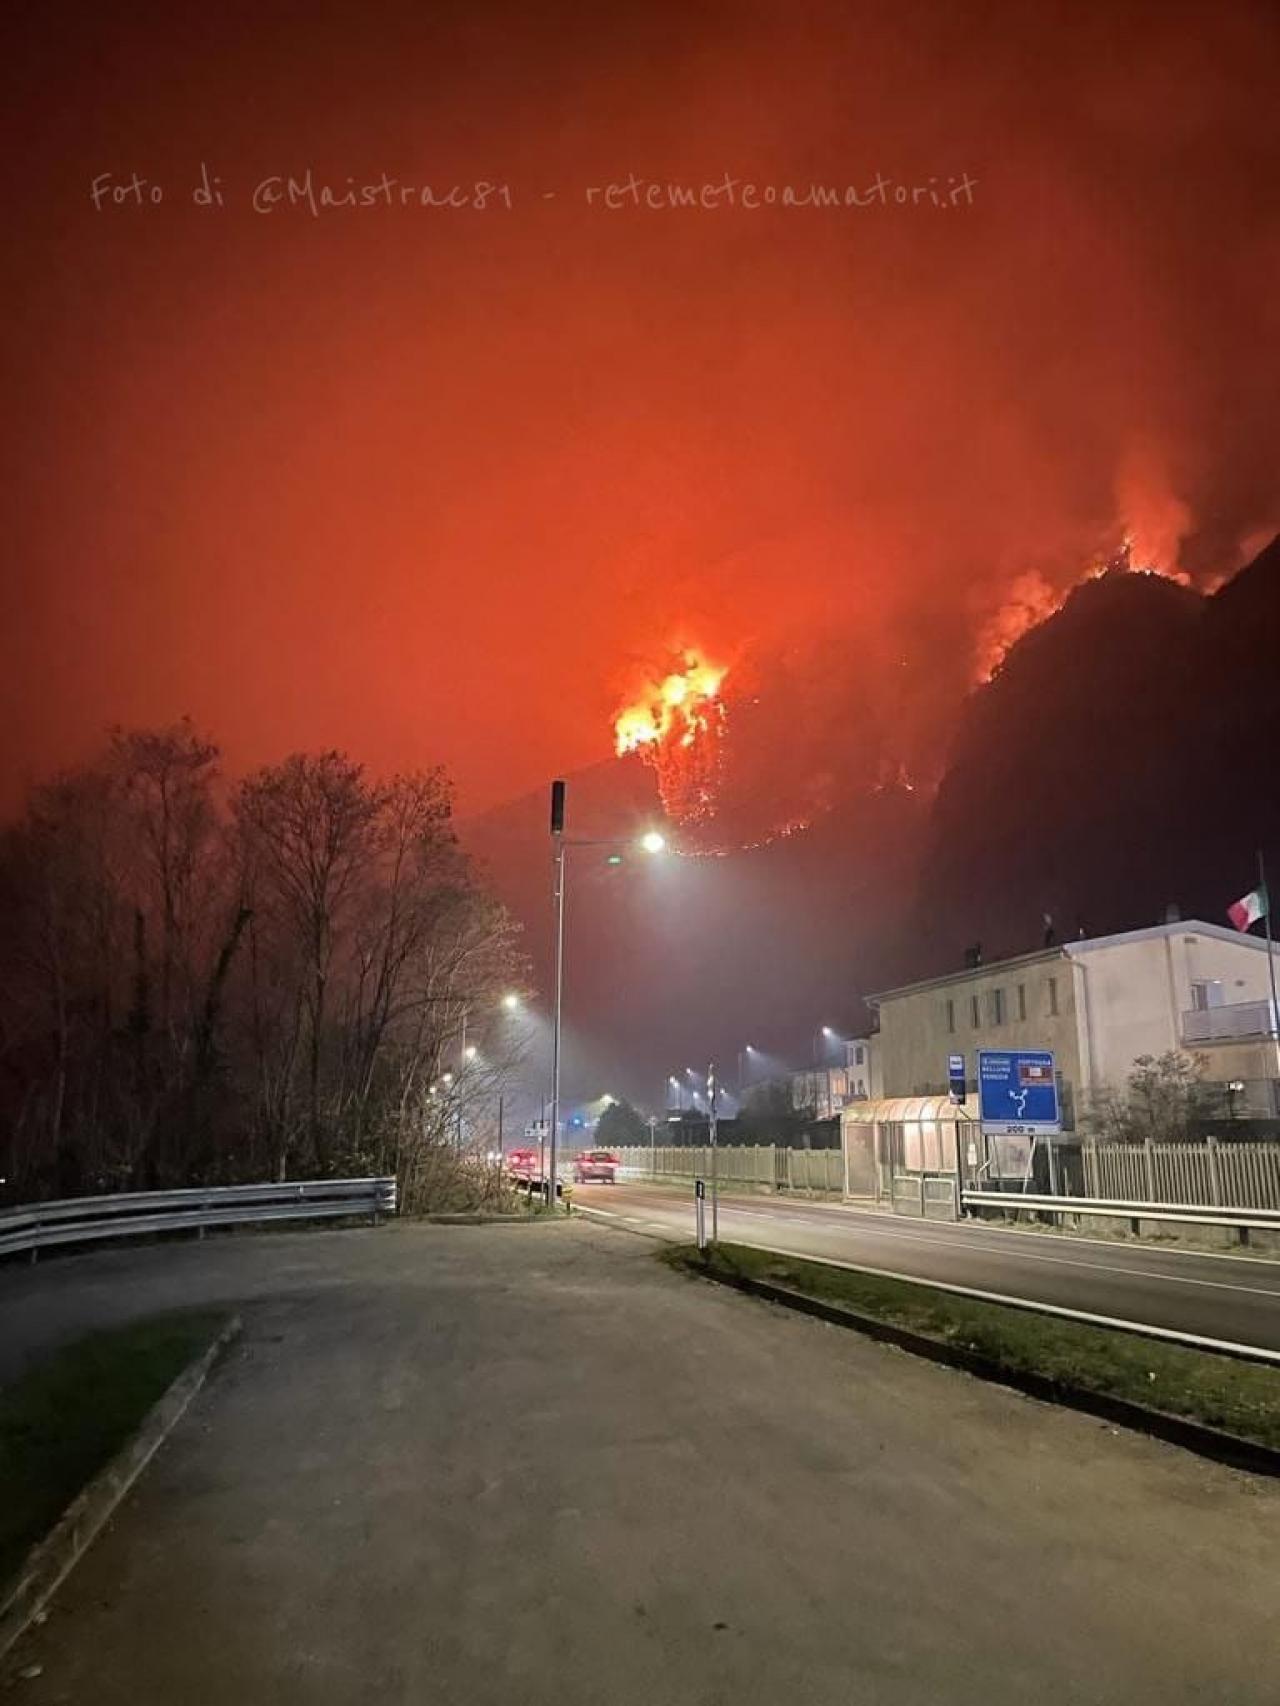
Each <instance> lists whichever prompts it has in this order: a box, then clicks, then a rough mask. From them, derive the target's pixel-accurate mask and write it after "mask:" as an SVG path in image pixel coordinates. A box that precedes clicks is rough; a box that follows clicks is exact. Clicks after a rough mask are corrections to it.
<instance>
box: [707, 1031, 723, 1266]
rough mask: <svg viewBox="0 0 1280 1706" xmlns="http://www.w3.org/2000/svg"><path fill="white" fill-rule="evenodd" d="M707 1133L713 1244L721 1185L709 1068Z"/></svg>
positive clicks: (713, 1088) (717, 1235)
mask: <svg viewBox="0 0 1280 1706" xmlns="http://www.w3.org/2000/svg"><path fill="white" fill-rule="evenodd" d="M707 1110H708V1111H707V1132H708V1135H709V1137H710V1139H711V1242H712V1243H713V1244H715V1243H717V1242H718V1241H719V1238H720V1184H719V1170H718V1168H717V1167H716V1067H715V1062H714V1061H712V1063H711V1065H710V1066H709V1067H708V1068H707Z"/></svg>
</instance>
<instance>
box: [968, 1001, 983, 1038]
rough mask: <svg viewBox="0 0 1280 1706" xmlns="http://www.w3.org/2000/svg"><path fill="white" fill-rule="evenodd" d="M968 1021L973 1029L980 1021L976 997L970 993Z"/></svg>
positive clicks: (975, 1028) (980, 1016)
mask: <svg viewBox="0 0 1280 1706" xmlns="http://www.w3.org/2000/svg"><path fill="white" fill-rule="evenodd" d="M969 1022H970V1023H971V1024H972V1026H973V1028H974V1030H975V1031H976V1030H977V1029H978V1027H979V1025H981V1023H982V1015H981V1013H980V1012H979V1011H978V997H977V996H976V995H971V996H970V997H969Z"/></svg>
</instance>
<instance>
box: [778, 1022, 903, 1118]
mask: <svg viewBox="0 0 1280 1706" xmlns="http://www.w3.org/2000/svg"><path fill="white" fill-rule="evenodd" d="M878 1041H879V1039H878V1038H876V1037H874V1036H867V1037H853V1038H851V1039H849V1040H847V1041H842V1042H841V1044H840V1051H841V1053H842V1054H843V1055H844V1060H843V1062H842V1064H841V1065H839V1066H813V1067H808V1068H806V1070H805V1071H803V1072H793V1073H792V1074H791V1105H792V1107H793V1108H796V1109H806V1110H807V1109H810V1108H812V1110H813V1112H814V1117H815V1118H816V1119H820V1120H829V1119H832V1118H833V1117H834V1116H835V1115H836V1114H838V1113H839V1112H840V1110H841V1109H842V1108H847V1107H848V1106H849V1104H850V1103H851V1102H865V1101H868V1100H871V1099H873V1098H875V1097H877V1096H879V1095H881V1094H882V1091H881V1086H880V1055H879V1050H878V1047H877V1044H878Z"/></svg>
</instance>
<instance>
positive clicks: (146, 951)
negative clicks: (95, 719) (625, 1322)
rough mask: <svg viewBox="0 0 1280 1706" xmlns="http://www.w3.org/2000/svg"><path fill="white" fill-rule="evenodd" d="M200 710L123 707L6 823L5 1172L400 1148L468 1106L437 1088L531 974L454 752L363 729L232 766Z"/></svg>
mask: <svg viewBox="0 0 1280 1706" xmlns="http://www.w3.org/2000/svg"><path fill="white" fill-rule="evenodd" d="M217 760H218V752H217V748H216V747H215V746H214V745H212V744H211V743H210V742H209V741H207V740H205V739H204V738H202V736H201V735H200V734H199V733H198V732H197V731H196V730H195V729H194V728H193V727H192V726H191V725H190V723H187V722H183V723H180V724H178V725H176V726H174V727H172V728H167V729H159V730H142V731H131V732H126V731H117V732H115V733H114V734H113V735H112V737H111V739H110V741H109V744H108V746H107V749H106V751H105V752H104V753H103V754H102V756H101V757H100V758H99V759H98V760H97V761H96V762H94V763H92V764H88V765H85V766H83V767H82V768H79V769H76V770H72V771H69V772H67V773H65V774H63V775H61V776H59V777H57V778H56V779H55V780H53V781H51V782H49V783H47V784H45V785H43V786H40V787H38V788H36V789H35V790H34V791H33V792H32V794H31V796H30V798H29V800H28V803H27V808H26V811H25V814H24V816H23V817H22V819H21V821H20V822H17V823H15V824H13V825H11V826H9V827H8V828H6V829H5V830H4V831H3V833H2V835H0V1174H2V1175H3V1176H4V1178H5V1184H4V1186H3V1187H0V1190H2V1194H3V1197H4V1198H7V1199H8V1200H9V1201H14V1200H19V1201H22V1200H32V1199H36V1198H41V1197H52V1196H67V1195H74V1194H76V1193H80V1192H95V1191H103V1190H126V1189H155V1188H168V1187H171V1186H176V1185H183V1184H204V1183H226V1182H234V1181H244V1180H259V1179H268V1178H290V1177H296V1178H300V1177H306V1176H309V1175H340V1174H346V1173H367V1172H396V1173H397V1174H398V1175H399V1177H400V1179H401V1183H402V1188H403V1189H404V1190H405V1192H406V1193H407V1195H408V1197H409V1198H410V1199H412V1198H413V1197H414V1196H415V1195H420V1194H421V1190H422V1187H423V1181H424V1179H425V1178H426V1177H427V1176H428V1175H430V1174H431V1173H432V1172H433V1169H435V1168H436V1167H437V1166H438V1162H439V1156H440V1154H441V1153H442V1152H447V1151H448V1149H449V1147H450V1144H451V1141H452V1138H453V1136H454V1135H455V1134H456V1132H457V1130H458V1129H460V1122H458V1121H457V1120H456V1110H455V1109H454V1107H453V1105H452V1103H451V1102H450V1100H449V1098H448V1097H447V1096H442V1095H441V1094H440V1092H439V1091H436V1092H433V1091H432V1084H433V1082H434V1081H435V1080H436V1078H437V1075H438V1074H439V1069H440V1066H441V1063H442V1059H443V1058H444V1054H443V1051H446V1050H447V1049H449V1048H450V1047H451V1046H456V1044H455V1043H451V1039H456V1038H457V1036H458V1033H459V1030H460V1027H461V1026H462V1024H463V1023H464V1022H465V1017H466V1015H467V1014H468V1013H475V1012H483V1011H492V1010H493V1009H494V1007H495V1006H496V1004H497V1001H498V998H499V996H500V993H501V991H502V990H504V989H506V988H508V987H510V984H511V983H512V981H513V980H515V981H517V982H518V981H521V979H522V972H523V967H522V964H521V961H520V958H519V955H518V953H517V949H516V941H515V938H516V926H515V925H514V924H513V923H512V921H511V920H510V918H509V917H508V915H507V914H506V913H505V912H504V911H503V909H502V908H501V907H500V906H499V905H498V903H497V902H496V901H495V900H494V899H493V898H492V897H491V896H490V895H488V894H487V893H486V892H485V891H484V889H483V888H482V887H481V886H480V884H479V882H478V881H477V879H476V876H475V874H474V872H473V871H472V869H471V868H470V866H469V864H468V861H467V859H466V857H465V855H464V854H463V853H462V851H461V850H460V848H459V847H458V844H457V841H456V839H455V837H454V832H453V827H452V804H451V793H450V787H449V784H448V781H447V779H446V778H445V776H444V774H443V772H441V771H439V770H430V771H426V772H423V773H419V774H414V775H407V776H396V777H394V778H392V779H391V780H389V781H385V782H384V781H378V780H374V779H372V778H370V777H368V776H367V775H366V774H365V772H364V770H363V769H362V767H361V766H360V765H359V764H356V763H354V762H353V761H352V760H351V759H349V758H348V757H346V756H345V755H344V754H342V753H338V752H326V753H321V754H316V755H310V754H295V755H294V756H292V757H290V758H286V759H285V760H284V761H283V762H282V763H280V764H277V765H273V766H270V767H268V768H266V769H263V770H260V771H258V772H257V773H256V774H254V775H251V776H249V777H247V778H245V779H244V780H243V781H241V782H240V783H239V784H238V785H235V786H230V787H228V786H227V785H225V784H224V782H223V780H222V778H221V777H220V775H219V771H218V763H217Z"/></svg>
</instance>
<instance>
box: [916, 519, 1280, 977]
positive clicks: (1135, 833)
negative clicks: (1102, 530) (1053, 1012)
mask: <svg viewBox="0 0 1280 1706" xmlns="http://www.w3.org/2000/svg"><path fill="white" fill-rule="evenodd" d="M1277 632H1280V543H1273V544H1272V545H1271V546H1270V547H1268V549H1267V550H1266V551H1265V552H1263V554H1262V555H1261V556H1260V557H1259V558H1257V559H1256V560H1255V561H1254V562H1253V563H1252V564H1251V565H1250V566H1249V567H1248V568H1247V569H1245V570H1243V571H1242V572H1241V574H1239V575H1238V576H1237V577H1236V578H1235V579H1234V580H1233V581H1231V582H1230V583H1228V585H1226V586H1225V587H1223V588H1222V589H1221V590H1220V591H1219V592H1218V593H1216V594H1215V595H1214V596H1213V597H1211V598H1202V597H1201V596H1199V595H1198V594H1196V593H1193V592H1190V591H1188V590H1186V589H1184V588H1182V587H1178V586H1175V585H1172V584H1171V583H1169V582H1167V581H1163V580H1160V579H1159V578H1157V577H1154V576H1147V575H1117V574H1111V575H1106V576H1104V577H1103V578H1102V579H1100V580H1097V581H1091V582H1088V583H1086V584H1085V585H1084V586H1083V587H1081V588H1080V589H1079V590H1078V591H1077V592H1076V593H1075V594H1074V595H1073V596H1072V597H1071V598H1070V599H1069V600H1068V602H1067V603H1066V605H1065V606H1064V607H1063V609H1062V610H1061V611H1060V612H1059V613H1058V614H1057V615H1056V616H1054V617H1052V618H1051V619H1050V620H1049V621H1048V622H1046V623H1044V624H1043V625H1042V626H1041V627H1039V628H1037V629H1035V630H1033V631H1032V632H1031V633H1030V634H1028V635H1027V636H1026V637H1025V638H1024V639H1023V640H1022V641H1021V642H1020V643H1019V645H1018V646H1016V647H1015V648H1014V650H1013V651H1012V652H1011V653H1010V654H1009V657H1008V659H1007V660H1006V663H1005V665H1004V667H1003V669H1002V670H1001V671H1000V673H999V674H998V675H997V676H996V678H995V680H994V681H992V682H991V683H990V684H989V686H988V687H986V688H985V689H984V690H982V691H981V692H979V693H977V694H975V695H974V696H973V697H972V698H971V699H970V700H969V702H968V703H967V705H966V707H965V710H964V713H963V715H962V718H961V720H960V724H959V726H958V729H957V734H956V739H955V743H954V746H953V748H952V753H951V758H950V761H949V763H948V766H947V770H946V775H945V777H944V780H943V783H942V785H941V787H940V788H939V790H938V794H937V797H936V800H935V802H934V808H933V812H932V815H931V822H930V826H929V836H928V846H927V849H926V851H925V854H924V857H923V861H922V866H921V892H920V897H919V901H918V904H917V908H916V912H915V918H914V935H915V937H916V941H917V943H918V946H919V953H918V955H912V956H911V957H912V959H913V960H916V959H918V961H919V963H921V964H922V965H923V966H924V968H925V969H928V970H936V969H938V968H939V967H941V966H947V965H958V964H960V963H961V958H962V954H963V950H964V948H965V947H966V946H967V945H969V944H972V943H975V942H981V943H982V946H983V950H984V955H985V957H986V958H988V959H992V958H996V957H999V956H1000V955H1002V954H1005V953H1009V952H1019V951H1024V950H1026V949H1027V948H1029V947H1032V946H1035V945H1036V944H1037V943H1038V942H1039V941H1040V940H1042V936H1043V929H1044V924H1043V915H1044V914H1045V913H1046V912H1048V913H1050V914H1051V915H1052V918H1053V922H1054V927H1055V929H1056V931H1057V933H1058V934H1059V936H1074V935H1076V934H1077V933H1078V932H1079V931H1080V929H1081V928H1083V929H1084V930H1085V931H1086V932H1087V933H1089V934H1098V933H1103V932H1107V931H1112V930H1122V929H1128V928H1135V927H1137V926H1140V925H1142V924H1147V923H1152V922H1155V921H1157V920H1159V919H1161V918H1163V917H1164V916H1165V909H1166V907H1168V906H1171V905H1172V906H1176V907H1177V908H1178V909H1179V910H1180V912H1181V913H1182V915H1183V916H1193V915H1194V916H1201V917H1207V918H1210V919H1221V918H1222V916H1223V912H1224V908H1225V907H1226V905H1227V904H1228V903H1229V902H1230V901H1232V900H1234V899H1235V898H1236V897H1237V896H1238V895H1239V894H1241V893H1242V892H1243V891H1244V890H1245V889H1247V888H1249V887H1251V886H1252V883H1253V881H1254V871H1255V849H1256V848H1258V847H1260V846H1261V847H1263V848H1266V847H1268V846H1270V847H1272V848H1273V849H1274V850H1275V857H1276V859H1277V860H1278V861H1280V798H1277V794H1276V790H1275V788H1274V787H1273V786H1272V784H1271V777H1272V774H1273V755H1274V753H1275V752H1276V750H1277V747H1276V743H1277V739H1278V738H1280V714H1278V713H1280V706H1278V702H1277V697H1276V691H1275V682H1276V667H1275V662H1274V647H1275V636H1276V634H1277Z"/></svg>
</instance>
